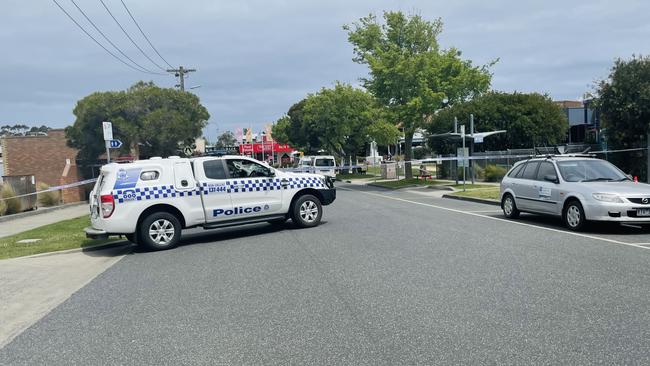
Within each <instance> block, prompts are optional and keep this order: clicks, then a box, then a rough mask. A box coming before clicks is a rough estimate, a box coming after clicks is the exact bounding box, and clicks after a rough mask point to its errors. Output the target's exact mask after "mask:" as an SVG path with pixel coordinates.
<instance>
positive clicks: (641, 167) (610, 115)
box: [595, 56, 650, 177]
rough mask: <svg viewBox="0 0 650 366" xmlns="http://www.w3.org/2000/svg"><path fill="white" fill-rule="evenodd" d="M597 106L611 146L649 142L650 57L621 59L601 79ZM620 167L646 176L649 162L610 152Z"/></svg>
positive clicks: (631, 146) (637, 145) (635, 145)
mask: <svg viewBox="0 0 650 366" xmlns="http://www.w3.org/2000/svg"><path fill="white" fill-rule="evenodd" d="M596 94H597V98H596V100H595V102H596V106H597V108H598V109H599V111H600V118H601V121H602V125H601V126H602V127H604V129H605V136H606V138H607V141H608V145H609V147H610V148H612V147H613V148H619V149H625V148H635V147H644V146H646V143H647V139H648V138H650V137H649V136H648V133H650V57H648V56H646V57H643V56H633V57H632V58H631V59H630V60H622V59H618V60H616V62H615V63H614V66H613V67H612V69H611V72H610V74H609V77H608V78H607V79H606V80H603V81H601V82H600V83H599V85H598V87H597V90H596ZM609 160H611V161H612V162H613V163H615V164H616V165H617V166H618V167H619V168H621V169H623V170H624V171H626V172H628V173H631V174H633V175H639V176H646V177H648V174H647V166H646V164H639V161H638V160H635V159H630V155H627V154H610V158H609Z"/></svg>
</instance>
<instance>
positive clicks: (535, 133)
mask: <svg viewBox="0 0 650 366" xmlns="http://www.w3.org/2000/svg"><path fill="white" fill-rule="evenodd" d="M470 114H473V115H474V126H475V129H476V130H477V131H480V132H488V131H495V130H506V133H505V134H498V135H494V136H490V137H488V138H487V139H485V141H484V142H483V145H484V147H485V149H486V150H503V149H507V148H510V149H520V148H531V147H534V146H545V145H546V146H551V145H556V144H559V143H561V142H563V141H564V140H565V138H566V131H567V129H568V127H569V122H568V121H567V118H566V115H565V114H564V112H563V111H562V109H561V108H560V107H559V106H558V105H556V104H555V103H553V101H552V100H551V98H549V97H548V96H547V95H541V94H537V93H530V94H524V93H517V92H515V93H502V92H489V93H486V94H483V95H481V96H479V97H476V98H474V99H472V100H471V101H467V102H462V103H457V104H455V105H453V106H451V107H449V108H445V109H443V110H441V111H440V112H439V113H436V115H435V116H433V118H432V119H431V121H430V122H429V123H428V124H427V125H426V129H427V131H429V132H430V133H445V132H449V131H453V124H454V117H456V118H457V119H458V123H459V125H460V124H465V125H466V128H467V131H468V132H469V118H470ZM431 146H433V147H436V148H437V149H438V150H441V148H443V146H444V143H441V142H440V141H436V140H433V141H432V144H431ZM443 149H444V148H443ZM439 152H443V151H439Z"/></svg>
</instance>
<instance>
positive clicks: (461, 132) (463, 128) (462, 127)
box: [460, 125, 467, 192]
mask: <svg viewBox="0 0 650 366" xmlns="http://www.w3.org/2000/svg"><path fill="white" fill-rule="evenodd" d="M460 137H461V138H462V139H463V150H462V151H463V192H465V181H466V180H467V179H466V178H467V177H466V176H465V173H466V172H467V167H466V166H465V165H466V163H465V162H466V161H467V160H465V125H462V126H460Z"/></svg>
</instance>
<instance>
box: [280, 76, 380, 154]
mask: <svg viewBox="0 0 650 366" xmlns="http://www.w3.org/2000/svg"><path fill="white" fill-rule="evenodd" d="M376 117H377V103H376V101H375V99H374V98H373V96H372V95H370V94H368V93H367V92H365V91H363V90H361V89H356V88H353V87H352V86H351V85H348V84H341V83H336V84H335V86H334V88H332V89H328V88H323V89H321V90H320V91H319V92H318V93H315V94H310V95H308V96H307V98H305V99H303V100H302V101H300V102H298V103H296V104H294V105H293V106H292V107H291V108H290V109H289V111H288V112H287V115H286V116H284V117H282V118H280V119H279V120H278V121H277V123H276V124H275V126H274V128H273V136H274V137H275V139H276V140H278V141H279V142H283V143H290V144H292V145H293V146H294V147H295V148H299V149H303V150H305V151H306V152H308V153H312V152H316V151H318V150H321V149H323V150H327V151H329V152H331V153H333V154H336V155H338V156H353V157H354V156H357V155H358V154H359V153H361V152H363V151H365V145H366V143H367V142H369V140H368V135H369V131H368V127H369V126H370V125H371V124H372V123H373V121H374V119H375V118H376Z"/></svg>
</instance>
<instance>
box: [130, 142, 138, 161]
mask: <svg viewBox="0 0 650 366" xmlns="http://www.w3.org/2000/svg"><path fill="white" fill-rule="evenodd" d="M129 153H130V154H131V156H132V157H133V160H140V144H138V141H133V142H131V146H129Z"/></svg>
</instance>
